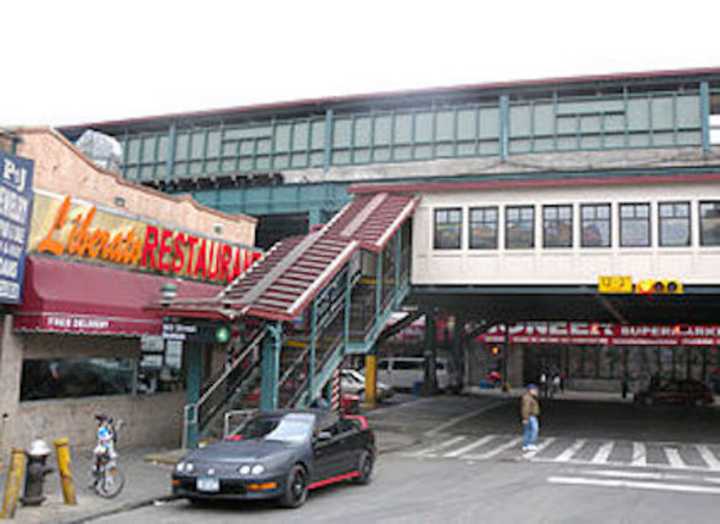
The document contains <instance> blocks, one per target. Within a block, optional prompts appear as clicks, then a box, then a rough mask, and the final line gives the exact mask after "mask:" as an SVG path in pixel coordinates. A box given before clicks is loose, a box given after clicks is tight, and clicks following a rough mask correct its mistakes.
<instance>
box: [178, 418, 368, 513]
mask: <svg viewBox="0 0 720 524" xmlns="http://www.w3.org/2000/svg"><path fill="white" fill-rule="evenodd" d="M375 457H376V448H375V437H374V435H373V432H372V430H371V429H370V428H369V427H368V423H367V419H365V417H361V416H358V415H354V416H353V415H345V416H338V415H336V414H334V413H331V412H326V411H320V410H284V411H274V412H267V413H259V414H257V415H255V416H253V417H251V418H250V419H249V420H248V421H247V422H246V423H245V424H244V425H242V426H241V427H240V428H239V430H238V431H237V432H236V433H234V434H233V435H231V436H229V437H227V438H226V439H225V440H224V441H221V442H217V443H215V444H210V445H209V446H206V447H204V448H199V449H195V450H192V451H190V452H189V453H188V454H187V455H186V456H185V457H184V458H183V459H182V460H181V461H180V462H178V464H177V465H176V466H175V470H174V471H173V475H172V491H173V494H174V495H177V496H179V497H183V498H187V499H189V500H190V501H191V502H193V503H207V502H210V501H213V500H227V499H239V500H255V499H276V500H277V501H278V503H279V504H280V505H282V506H285V507H290V508H296V507H298V506H301V505H302V504H303V503H304V502H305V500H306V499H307V496H308V491H310V490H313V489H317V488H321V487H323V486H327V485H329V484H335V483H338V482H345V481H353V482H355V483H357V484H367V483H368V482H370V478H371V476H372V472H373V467H374V464H375Z"/></svg>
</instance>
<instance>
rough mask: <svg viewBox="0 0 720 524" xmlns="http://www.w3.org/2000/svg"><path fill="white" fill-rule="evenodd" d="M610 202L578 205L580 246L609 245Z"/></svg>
mask: <svg viewBox="0 0 720 524" xmlns="http://www.w3.org/2000/svg"><path fill="white" fill-rule="evenodd" d="M610 211H611V207H610V204H583V205H582V206H580V219H581V222H580V229H581V232H582V234H581V242H580V243H581V245H582V247H610V231H611V228H610V225H611V218H610Z"/></svg>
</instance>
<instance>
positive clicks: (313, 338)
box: [307, 300, 317, 402]
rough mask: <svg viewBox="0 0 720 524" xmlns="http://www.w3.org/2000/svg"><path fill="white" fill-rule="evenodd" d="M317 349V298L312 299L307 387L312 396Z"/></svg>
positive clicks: (311, 399) (310, 399)
mask: <svg viewBox="0 0 720 524" xmlns="http://www.w3.org/2000/svg"><path fill="white" fill-rule="evenodd" d="M316 350H317V300H313V301H312V306H310V359H309V364H308V367H309V368H310V369H309V370H308V381H307V387H308V395H309V396H312V392H313V391H315V372H316V371H315V368H316V360H315V353H316ZM313 400H315V399H313V398H309V401H310V402H312V401H313Z"/></svg>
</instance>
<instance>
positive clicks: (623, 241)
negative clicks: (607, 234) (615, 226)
mask: <svg viewBox="0 0 720 524" xmlns="http://www.w3.org/2000/svg"><path fill="white" fill-rule="evenodd" d="M620 245H621V246H622V247H649V246H650V204H620Z"/></svg>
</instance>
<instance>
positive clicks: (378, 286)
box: [375, 251, 383, 318]
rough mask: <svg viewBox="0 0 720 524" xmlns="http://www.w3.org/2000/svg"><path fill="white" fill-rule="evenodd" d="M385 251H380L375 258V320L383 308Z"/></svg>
mask: <svg viewBox="0 0 720 524" xmlns="http://www.w3.org/2000/svg"><path fill="white" fill-rule="evenodd" d="M382 259H383V251H380V253H378V254H377V255H376V256H375V318H377V317H378V316H379V315H380V308H381V307H382V285H383V282H382V279H383V267H382V261H383V260H382Z"/></svg>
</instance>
